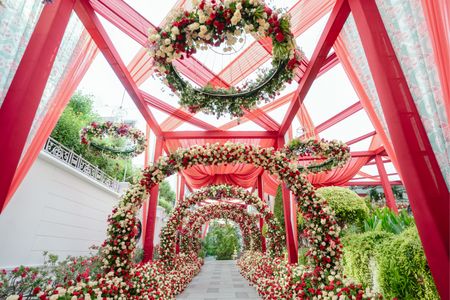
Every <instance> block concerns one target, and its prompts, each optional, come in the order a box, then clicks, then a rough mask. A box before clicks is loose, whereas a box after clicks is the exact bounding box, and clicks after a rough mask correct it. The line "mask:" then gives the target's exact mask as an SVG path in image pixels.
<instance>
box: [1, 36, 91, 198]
mask: <svg viewBox="0 0 450 300" xmlns="http://www.w3.org/2000/svg"><path fill="white" fill-rule="evenodd" d="M80 41H83V42H82V43H83V44H82V46H81V49H80V51H79V53H78V54H77V56H76V57H75V58H74V59H72V62H71V64H72V66H70V67H69V68H68V70H69V71H68V72H67V73H66V75H65V77H64V79H63V80H62V82H61V84H60V85H59V87H60V88H59V90H58V91H56V92H55V93H54V97H53V99H51V100H50V105H49V106H48V107H49V108H50V109H49V110H48V112H47V114H46V115H45V117H44V119H43V121H42V126H41V127H40V128H39V129H38V131H37V132H36V135H35V136H34V138H33V141H32V142H31V144H30V146H29V147H28V150H27V152H26V153H25V154H24V155H23V157H22V160H21V162H20V164H19V166H18V168H17V170H16V173H15V175H14V179H13V181H12V183H11V187H10V189H9V192H8V197H7V198H6V203H5V206H6V205H7V203H8V202H9V200H10V199H11V197H12V196H13V195H14V193H15V192H16V190H17V188H18V187H19V185H20V183H21V182H22V180H23V179H24V178H25V175H26V174H27V173H28V171H29V169H30V168H31V166H32V165H33V163H34V161H35V160H36V158H37V156H38V155H39V152H40V151H41V150H42V147H43V146H44V144H45V141H46V140H47V138H48V137H49V135H50V133H51V132H52V130H53V128H54V127H55V125H56V122H58V119H59V117H60V116H61V114H62V112H63V111H64V108H65V107H66V105H67V103H68V102H69V100H70V97H71V96H72V94H73V93H74V91H75V89H76V88H77V86H78V85H79V83H80V81H81V79H82V78H83V77H84V75H85V73H86V71H87V70H88V68H89V66H90V65H91V63H92V61H93V60H94V58H95V56H96V55H97V52H98V51H97V50H98V49H97V46H96V45H95V43H94V42H93V40H92V39H91V38H90V37H89V36H88V35H87V33H86V32H84V33H83V34H82V35H81V38H80Z"/></svg>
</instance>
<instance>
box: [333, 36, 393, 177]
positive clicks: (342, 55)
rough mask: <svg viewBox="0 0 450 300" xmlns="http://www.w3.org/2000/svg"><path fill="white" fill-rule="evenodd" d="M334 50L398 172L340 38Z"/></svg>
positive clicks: (389, 144) (375, 115) (382, 128)
mask: <svg viewBox="0 0 450 300" xmlns="http://www.w3.org/2000/svg"><path fill="white" fill-rule="evenodd" d="M334 50H335V51H336V55H337V56H338V57H339V61H340V62H341V64H342V67H343V68H344V70H345V72H346V74H347V76H348V78H349V79H350V82H351V83H352V86H353V88H354V89H355V92H356V94H357V95H358V97H359V99H360V101H361V104H362V105H363V107H364V110H365V111H366V113H367V115H368V116H369V118H370V121H371V122H372V125H373V127H374V128H375V130H376V132H377V134H378V136H379V137H380V138H381V142H382V145H383V146H384V148H385V149H386V152H387V153H388V155H389V158H390V159H391V161H392V163H393V164H394V167H395V169H396V170H399V168H398V163H397V158H396V155H395V152H394V149H393V147H392V144H391V142H390V140H389V137H388V135H387V133H386V130H385V127H384V126H383V123H382V120H380V118H379V117H378V115H377V113H376V112H375V109H374V107H373V105H372V102H371V100H370V98H369V96H368V95H367V93H366V91H365V89H364V86H363V85H362V83H361V79H360V78H359V77H358V75H357V74H356V71H355V70H354V68H353V66H352V62H351V56H350V53H349V52H348V50H347V48H346V47H345V44H344V41H343V39H342V37H341V36H338V38H337V40H336V42H335V43H334Z"/></svg>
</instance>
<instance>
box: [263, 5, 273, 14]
mask: <svg viewBox="0 0 450 300" xmlns="http://www.w3.org/2000/svg"><path fill="white" fill-rule="evenodd" d="M264 11H265V13H266V14H267V16H270V15H271V14H272V9H271V8H270V7H268V6H266V7H264Z"/></svg>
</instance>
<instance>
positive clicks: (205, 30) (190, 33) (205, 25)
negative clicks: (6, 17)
mask: <svg viewBox="0 0 450 300" xmlns="http://www.w3.org/2000/svg"><path fill="white" fill-rule="evenodd" d="M193 2H194V9H193V10H191V11H183V12H180V13H178V14H177V15H175V16H174V17H173V18H172V19H171V20H170V21H169V22H168V23H167V25H166V26H165V27H164V28H161V29H156V30H154V31H151V32H150V34H149V53H150V56H151V57H152V58H153V59H154V63H155V71H156V74H157V75H159V76H160V77H162V78H163V80H164V82H165V83H166V84H167V85H168V86H169V87H170V88H171V89H172V91H174V92H176V93H178V95H179V97H180V104H181V105H182V106H184V107H187V108H188V109H189V110H190V111H191V112H193V113H195V112H197V111H201V112H204V113H206V114H211V115H216V116H217V118H219V117H221V116H223V115H225V114H230V115H231V116H234V117H240V116H242V115H243V114H244V111H243V109H247V110H251V109H254V108H255V107H256V105H257V104H258V103H259V102H261V101H265V102H268V101H270V100H271V99H273V98H274V97H275V96H276V95H277V94H278V93H279V91H280V90H281V89H283V88H284V86H285V85H286V84H287V83H289V82H291V80H292V79H293V78H294V75H295V73H294V69H295V68H296V67H297V66H298V65H299V63H300V61H301V58H302V57H301V56H302V55H301V54H299V53H300V51H297V48H296V45H295V41H294V36H293V34H292V32H291V25H290V17H289V15H287V14H281V12H278V11H273V10H272V9H271V8H270V7H268V6H267V5H266V4H265V3H264V1H262V0H252V1H241V0H225V1H217V0H211V1H206V0H203V1H201V2H199V1H198V0H197V1H193ZM245 34H251V35H252V36H253V37H254V38H255V39H256V40H261V39H264V38H269V39H270V40H271V41H272V45H271V48H272V68H271V69H269V70H266V71H265V72H264V74H259V75H258V78H256V79H254V80H248V81H246V82H245V83H244V85H243V86H242V87H228V86H225V87H216V86H213V85H211V84H208V85H206V86H205V87H200V88H196V87H194V86H192V85H191V84H190V83H189V82H188V81H186V80H185V79H183V78H182V77H181V76H180V74H179V72H178V71H177V69H176V66H175V65H176V64H175V62H176V61H177V60H183V59H188V58H190V57H191V56H192V55H194V54H195V53H197V50H199V49H200V50H206V49H208V47H210V48H211V49H213V48H214V47H220V46H222V45H225V47H224V49H223V50H224V51H225V52H227V51H231V49H233V46H234V45H235V44H236V43H237V41H238V40H240V39H241V38H242V36H244V35H245Z"/></svg>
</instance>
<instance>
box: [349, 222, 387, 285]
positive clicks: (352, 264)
mask: <svg viewBox="0 0 450 300" xmlns="http://www.w3.org/2000/svg"><path fill="white" fill-rule="evenodd" d="M391 236H392V234H390V233H387V232H382V231H372V232H366V233H362V234H353V235H349V236H346V237H344V238H343V240H342V242H343V244H344V253H343V260H342V261H343V265H344V273H345V274H346V275H348V276H350V277H351V278H353V279H355V280H357V281H358V282H361V283H362V284H363V285H364V286H374V285H376V283H375V278H374V270H373V269H372V268H371V267H372V266H371V260H373V259H374V258H375V247H376V246H377V245H378V244H380V243H381V242H383V241H384V240H386V239H388V238H389V237H391Z"/></svg>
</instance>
